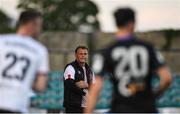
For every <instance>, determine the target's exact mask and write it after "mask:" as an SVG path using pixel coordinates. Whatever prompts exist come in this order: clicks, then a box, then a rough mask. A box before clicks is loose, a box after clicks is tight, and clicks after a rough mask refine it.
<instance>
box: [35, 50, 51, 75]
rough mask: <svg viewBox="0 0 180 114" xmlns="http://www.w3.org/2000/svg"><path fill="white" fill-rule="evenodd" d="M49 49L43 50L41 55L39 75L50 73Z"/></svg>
mask: <svg viewBox="0 0 180 114" xmlns="http://www.w3.org/2000/svg"><path fill="white" fill-rule="evenodd" d="M48 55H49V54H48V51H47V49H43V50H42V51H41V53H40V58H39V61H38V62H39V64H38V69H37V72H38V73H48V72H49V57H48Z"/></svg>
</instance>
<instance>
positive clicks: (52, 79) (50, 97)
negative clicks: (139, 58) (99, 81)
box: [31, 72, 180, 110]
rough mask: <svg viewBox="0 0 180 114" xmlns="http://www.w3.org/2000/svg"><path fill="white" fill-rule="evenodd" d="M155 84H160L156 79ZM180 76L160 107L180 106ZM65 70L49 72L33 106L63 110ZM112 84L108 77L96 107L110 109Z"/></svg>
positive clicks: (161, 99)
mask: <svg viewBox="0 0 180 114" xmlns="http://www.w3.org/2000/svg"><path fill="white" fill-rule="evenodd" d="M153 85H155V86H157V85H158V80H157V79H154V81H153ZM179 87H180V76H173V83H172V84H171V86H170V87H169V89H168V90H167V91H166V92H165V93H164V94H163V96H162V97H160V99H159V100H158V101H157V106H158V107H180V89H179ZM63 89H64V85H63V72H51V73H49V82H48V88H47V90H46V91H45V93H44V94H36V95H35V96H34V97H32V98H31V105H32V107H36V108H40V109H48V110H50V109H59V110H63V105H62V104H63ZM111 96H112V84H111V82H110V81H109V80H108V79H106V80H105V82H104V86H103V89H102V91H101V93H100V96H99V98H98V102H97V105H96V109H108V108H109V107H110V105H111V98H112V97H111Z"/></svg>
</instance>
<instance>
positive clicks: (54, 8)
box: [17, 0, 99, 31]
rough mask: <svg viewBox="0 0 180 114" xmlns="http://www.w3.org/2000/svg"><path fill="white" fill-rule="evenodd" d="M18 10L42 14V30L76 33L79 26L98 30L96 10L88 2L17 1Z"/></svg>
mask: <svg viewBox="0 0 180 114" xmlns="http://www.w3.org/2000/svg"><path fill="white" fill-rule="evenodd" d="M17 7H18V8H20V9H23V10H27V9H36V10H40V11H42V12H43V14H44V27H43V28H44V30H52V31H55V30H61V31H77V30H78V29H79V27H80V26H81V25H88V26H91V27H92V28H93V29H95V30H98V29H99V22H98V20H97V17H96V15H97V13H98V8H97V6H96V5H95V4H94V3H93V2H91V1H90V0H19V3H18V6H17Z"/></svg>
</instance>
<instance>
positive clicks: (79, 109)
mask: <svg viewBox="0 0 180 114" xmlns="http://www.w3.org/2000/svg"><path fill="white" fill-rule="evenodd" d="M83 111H84V108H82V107H72V106H70V107H65V112H66V113H83Z"/></svg>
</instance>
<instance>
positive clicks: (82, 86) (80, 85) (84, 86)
mask: <svg viewBox="0 0 180 114" xmlns="http://www.w3.org/2000/svg"><path fill="white" fill-rule="evenodd" d="M76 86H77V87H79V88H81V89H83V88H88V87H89V85H88V83H86V82H85V81H79V82H76Z"/></svg>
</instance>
